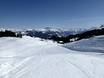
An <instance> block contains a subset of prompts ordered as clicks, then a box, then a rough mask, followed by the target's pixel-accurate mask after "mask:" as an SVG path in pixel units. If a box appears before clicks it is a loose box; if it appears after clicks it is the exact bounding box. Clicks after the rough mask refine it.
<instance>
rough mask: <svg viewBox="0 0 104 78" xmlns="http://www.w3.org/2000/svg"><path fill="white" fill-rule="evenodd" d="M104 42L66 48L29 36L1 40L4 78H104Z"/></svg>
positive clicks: (1, 77)
mask: <svg viewBox="0 0 104 78" xmlns="http://www.w3.org/2000/svg"><path fill="white" fill-rule="evenodd" d="M99 39H100V41H98V40H99ZM93 41H95V42H96V41H98V42H99V44H98V42H97V43H95V42H93ZM87 42H88V43H89V44H88V43H87ZM92 42H93V44H92ZM103 43H104V36H99V37H94V38H91V39H89V40H88V39H85V40H81V41H77V42H72V43H68V44H66V45H65V46H64V47H63V46H62V45H59V44H57V43H55V42H53V41H49V40H42V39H39V38H32V37H28V36H23V38H13V37H3V38H0V78H104V57H103V52H104V46H103V45H104V44H103ZM77 44H79V45H77ZM82 44H83V45H82ZM86 44H87V45H86ZM90 44H91V45H92V47H93V45H94V46H95V44H96V46H95V47H96V49H97V50H96V52H95V48H94V49H91V48H89V47H88V46H89V45H90ZM97 44H98V45H97ZM102 44H103V45H102ZM68 46H69V47H68ZM70 46H71V48H70ZM78 46H79V48H78ZM81 46H85V47H84V49H82V48H83V47H82V48H81ZM73 47H74V48H73ZM75 47H77V49H75ZM79 49H80V50H79ZM89 49H90V50H89ZM99 49H100V50H99ZM87 50H88V52H87ZM90 51H91V52H90ZM99 51H101V52H99ZM86 53H87V54H86ZM90 53H91V54H90ZM95 53H97V54H96V55H95Z"/></svg>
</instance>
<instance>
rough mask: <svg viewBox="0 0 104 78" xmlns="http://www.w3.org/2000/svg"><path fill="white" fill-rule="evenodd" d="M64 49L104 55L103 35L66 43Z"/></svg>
mask: <svg viewBox="0 0 104 78" xmlns="http://www.w3.org/2000/svg"><path fill="white" fill-rule="evenodd" d="M64 47H66V48H69V49H71V50H76V51H81V52H96V53H104V35H102V36H96V37H92V38H90V39H83V40H80V41H76V42H72V43H67V44H65V45H64Z"/></svg>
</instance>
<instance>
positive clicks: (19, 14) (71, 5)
mask: <svg viewBox="0 0 104 78" xmlns="http://www.w3.org/2000/svg"><path fill="white" fill-rule="evenodd" d="M100 24H104V0H0V26H1V27H7V28H40V27H41V28H43V27H47V26H50V27H55V28H65V29H69V28H88V27H93V26H97V25H100Z"/></svg>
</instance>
